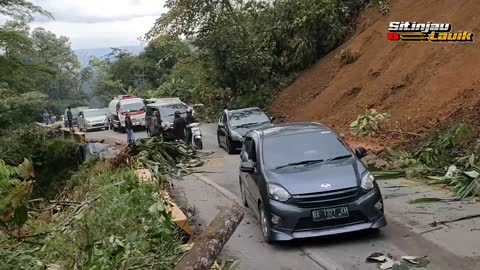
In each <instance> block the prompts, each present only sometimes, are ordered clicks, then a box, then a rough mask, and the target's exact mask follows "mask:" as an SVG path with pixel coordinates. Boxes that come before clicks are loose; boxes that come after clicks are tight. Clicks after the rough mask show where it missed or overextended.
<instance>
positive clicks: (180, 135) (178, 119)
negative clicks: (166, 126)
mask: <svg viewBox="0 0 480 270" xmlns="http://www.w3.org/2000/svg"><path fill="white" fill-rule="evenodd" d="M186 128H187V122H185V119H184V118H183V117H182V116H181V115H180V112H179V111H176V112H175V119H174V120H173V135H174V136H175V140H182V141H185V129H186Z"/></svg>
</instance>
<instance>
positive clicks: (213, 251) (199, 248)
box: [174, 204, 243, 270]
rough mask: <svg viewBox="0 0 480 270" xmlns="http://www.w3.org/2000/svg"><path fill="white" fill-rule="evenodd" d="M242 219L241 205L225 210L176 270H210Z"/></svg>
mask: <svg viewBox="0 0 480 270" xmlns="http://www.w3.org/2000/svg"><path fill="white" fill-rule="evenodd" d="M242 219H243V210H242V208H241V207H240V206H239V205H237V204H234V205H231V206H230V207H226V208H223V209H222V210H221V211H220V213H219V214H218V215H217V216H216V217H215V219H214V220H213V221H212V222H211V223H210V225H208V227H207V228H206V229H205V231H204V232H203V233H202V235H200V237H199V238H198V239H197V240H196V241H195V243H194V244H193V247H192V249H191V250H190V251H189V252H188V253H187V255H185V257H183V258H182V259H181V260H180V262H179V263H178V264H177V265H176V266H175V268H174V270H210V269H211V268H212V265H213V264H214V262H215V260H216V259H217V257H218V255H219V254H220V252H221V251H222V249H223V246H224V245H225V244H226V243H227V241H228V239H230V237H231V236H232V234H233V232H234V231H235V230H236V229H237V227H238V224H240V221H242Z"/></svg>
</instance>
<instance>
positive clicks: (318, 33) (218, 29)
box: [146, 0, 366, 107]
mask: <svg viewBox="0 0 480 270" xmlns="http://www.w3.org/2000/svg"><path fill="white" fill-rule="evenodd" d="M365 2H366V1H365ZM363 4H365V3H364V1H355V0H304V1H299V0H274V1H269V0H261V1H258V0H246V1H241V0H219V1H218V0H215V1H214V0H200V1H188V0H167V1H166V7H167V8H168V9H169V11H168V12H167V13H165V14H163V15H162V16H161V17H160V18H158V19H157V21H156V23H155V25H154V27H153V28H152V29H151V30H150V31H149V32H148V33H147V34H146V37H147V38H150V39H154V38H156V37H158V36H161V35H166V34H168V35H174V36H186V37H187V38H189V39H191V40H192V41H193V45H194V46H195V47H196V48H198V52H199V55H203V58H202V59H199V60H200V61H204V62H205V63H208V64H209V65H210V66H211V68H208V69H206V70H208V72H209V74H208V77H209V78H210V80H211V83H210V85H212V86H213V87H211V88H209V89H210V90H211V91H212V94H216V95H218V91H222V90H221V89H223V91H225V95H220V96H224V97H228V98H229V102H228V104H227V106H246V105H252V104H254V105H256V106H266V105H267V104H268V101H269V100H270V98H271V97H272V96H273V94H274V93H275V91H277V90H278V89H280V88H282V87H283V86H285V84H286V83H288V82H289V81H290V79H291V77H292V76H293V75H294V74H295V73H296V72H298V71H300V70H302V69H304V68H306V67H308V66H309V65H311V64H312V63H314V62H315V61H316V60H317V59H318V58H320V57H322V56H323V55H325V54H326V53H328V52H329V51H331V50H332V49H333V48H335V47H336V46H337V45H339V44H340V43H341V42H343V41H344V40H345V38H346V37H347V36H348V35H349V34H350V33H351V30H352V26H353V23H354V20H355V17H356V15H357V13H358V10H359V9H360V7H361V6H362V5H363ZM202 96H204V97H207V96H210V95H209V94H204V95H202ZM208 100H212V99H210V98H208ZM213 100H214V99H213ZM222 102H223V101H222ZM209 105H212V106H216V107H219V105H224V104H223V103H220V104H209Z"/></svg>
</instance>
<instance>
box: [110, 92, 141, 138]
mask: <svg viewBox="0 0 480 270" xmlns="http://www.w3.org/2000/svg"><path fill="white" fill-rule="evenodd" d="M108 111H109V121H110V128H112V129H113V130H124V129H125V117H126V116H127V113H128V114H130V118H131V119H132V123H133V125H134V126H139V127H140V126H141V127H145V103H144V102H143V99H142V98H139V97H136V96H131V95H120V96H118V97H115V98H114V99H113V100H112V101H110V104H109V105H108Z"/></svg>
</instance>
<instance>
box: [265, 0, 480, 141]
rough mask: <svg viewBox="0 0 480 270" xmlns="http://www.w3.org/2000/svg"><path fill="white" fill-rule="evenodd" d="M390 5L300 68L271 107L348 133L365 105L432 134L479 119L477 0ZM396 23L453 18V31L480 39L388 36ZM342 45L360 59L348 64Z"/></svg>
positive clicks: (408, 0) (396, 124)
mask: <svg viewBox="0 0 480 270" xmlns="http://www.w3.org/2000/svg"><path fill="white" fill-rule="evenodd" d="M390 8H391V9H390V13H389V14H387V15H385V16H382V15H380V14H378V12H377V11H376V10H374V9H369V10H366V11H365V13H364V14H363V15H362V16H361V18H360V19H359V22H358V25H357V32H356V33H355V35H354V36H353V37H352V38H351V39H350V40H349V41H348V42H346V43H345V44H343V45H342V46H341V47H339V48H337V49H336V50H335V51H333V52H331V53H330V54H328V55H327V56H325V57H324V58H322V59H321V60H320V61H318V63H317V64H315V65H314V66H312V67H311V68H310V69H308V70H305V71H303V72H302V73H301V74H299V77H298V79H297V80H296V81H295V82H294V83H292V84H291V85H290V86H289V87H288V88H286V89H285V90H283V91H282V92H281V93H279V94H278V95H277V96H276V97H275V98H274V100H273V103H272V105H271V113H273V114H276V115H282V116H286V117H287V118H286V121H304V120H315V121H320V122H322V123H324V124H327V125H329V126H330V127H332V128H334V129H335V130H337V131H339V132H345V133H346V132H347V130H348V126H349V123H350V122H352V121H353V120H354V119H355V118H356V116H357V115H358V114H359V113H362V112H363V111H364V110H365V109H366V108H375V109H377V110H379V111H382V112H388V113H390V114H391V115H392V120H391V121H390V123H392V127H391V128H392V129H394V128H395V129H396V128H400V129H402V130H404V131H410V132H420V133H422V132H428V131H430V130H432V129H433V128H434V127H437V126H438V125H441V124H442V123H445V122H448V121H460V120H463V119H467V120H469V121H472V120H474V119H476V121H477V123H479V122H480V121H478V119H479V118H480V110H479V107H480V106H479V105H480V90H479V86H480V46H479V43H478V42H480V39H479V37H480V15H479V14H480V3H479V2H478V0H462V1H453V0H424V1H417V0H402V1H400V0H396V1H395V0H394V1H391V2H390ZM390 21H416V22H427V21H434V22H447V23H451V24H452V28H453V29H452V31H462V30H464V31H472V32H473V33H474V34H475V39H476V41H475V42H474V43H473V44H471V43H470V44H466V43H431V42H420V43H413V42H410V43H405V42H394V41H389V40H388V39H387V33H388V24H389V22H390ZM342 49H348V50H351V51H353V52H358V53H359V54H360V57H359V58H358V60H357V61H356V62H355V63H352V64H349V65H344V66H341V65H340V60H339V59H338V57H337V55H339V53H340V51H341V50H342ZM405 139H406V138H403V139H402V140H405ZM407 139H408V138H407ZM374 140H375V139H374ZM393 140H395V139H393ZM376 141H377V143H379V144H382V140H379V139H377V140H376ZM397 142H398V141H397Z"/></svg>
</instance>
